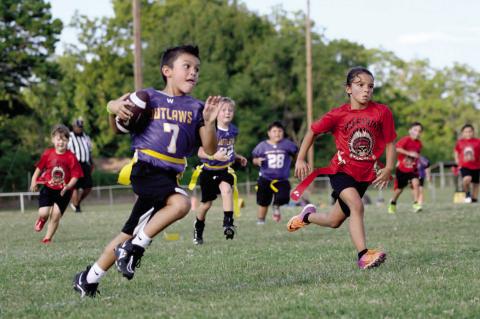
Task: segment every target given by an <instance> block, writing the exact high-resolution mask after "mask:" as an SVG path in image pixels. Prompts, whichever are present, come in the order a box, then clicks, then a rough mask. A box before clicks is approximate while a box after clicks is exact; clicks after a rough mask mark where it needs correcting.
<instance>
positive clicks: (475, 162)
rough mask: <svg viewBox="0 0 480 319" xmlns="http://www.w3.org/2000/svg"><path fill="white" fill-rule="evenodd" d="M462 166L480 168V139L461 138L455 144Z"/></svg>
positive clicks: (459, 162)
mask: <svg viewBox="0 0 480 319" xmlns="http://www.w3.org/2000/svg"><path fill="white" fill-rule="evenodd" d="M455 152H456V153H457V157H458V164H459V166H460V167H464V168H468V169H480V139H479V138H469V139H460V140H458V141H457V144H456V145H455Z"/></svg>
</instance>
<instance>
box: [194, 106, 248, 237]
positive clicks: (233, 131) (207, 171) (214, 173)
mask: <svg viewBox="0 0 480 319" xmlns="http://www.w3.org/2000/svg"><path fill="white" fill-rule="evenodd" d="M234 114H235V101H233V100H232V99H230V98H228V97H223V98H222V99H221V100H220V111H219V113H218V116H217V141H218V145H217V151H216V152H215V154H213V155H209V154H208V153H206V152H205V150H204V148H203V147H200V148H199V150H198V157H199V158H200V160H201V161H202V163H203V165H202V166H199V167H197V172H198V173H200V189H201V191H202V199H201V203H200V205H199V207H198V209H197V218H196V221H195V225H194V232H193V243H194V244H195V245H201V244H203V230H204V228H205V219H206V216H207V212H208V210H209V209H210V207H212V202H213V201H214V200H215V199H216V198H217V195H218V194H220V195H221V196H222V206H223V234H224V235H225V238H226V239H233V237H234V235H235V226H234V224H233V221H234V220H233V211H234V196H236V194H238V193H237V192H236V191H235V190H236V185H235V172H234V171H233V169H232V168H231V167H230V166H231V165H232V164H233V163H234V162H235V161H239V162H240V164H241V165H242V166H246V165H247V159H246V158H245V157H243V156H241V155H239V154H235V149H234V144H235V138H236V137H237V135H238V130H237V128H236V127H235V125H233V124H232V120H233V117H234ZM194 174H195V173H194ZM193 180H194V179H193V177H192V183H191V184H190V188H191V189H192V188H193V187H194V184H195V183H194V182H193ZM237 198H238V197H237ZM237 209H238V207H237Z"/></svg>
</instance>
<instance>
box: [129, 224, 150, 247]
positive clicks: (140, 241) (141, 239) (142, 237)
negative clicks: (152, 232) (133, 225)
mask: <svg viewBox="0 0 480 319" xmlns="http://www.w3.org/2000/svg"><path fill="white" fill-rule="evenodd" d="M151 242H152V239H151V238H150V237H148V236H147V235H146V234H145V233H144V232H143V228H142V229H140V231H139V232H138V234H137V236H135V237H134V238H133V240H132V244H134V245H137V246H141V247H143V248H147V246H148V245H150V243H151Z"/></svg>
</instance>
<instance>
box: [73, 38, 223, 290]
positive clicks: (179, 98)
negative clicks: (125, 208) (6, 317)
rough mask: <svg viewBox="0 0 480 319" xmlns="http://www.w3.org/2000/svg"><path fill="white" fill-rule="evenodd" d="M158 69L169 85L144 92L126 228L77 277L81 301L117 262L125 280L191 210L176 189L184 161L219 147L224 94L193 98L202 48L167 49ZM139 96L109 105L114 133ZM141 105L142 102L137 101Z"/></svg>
mask: <svg viewBox="0 0 480 319" xmlns="http://www.w3.org/2000/svg"><path fill="white" fill-rule="evenodd" d="M160 70H161V73H162V77H163V80H164V82H165V87H164V89H163V90H156V89H154V88H147V89H143V90H142V91H144V93H146V94H148V96H149V99H148V103H147V102H143V103H145V105H144V107H145V108H147V109H149V110H151V111H152V116H151V118H150V119H149V121H148V124H147V125H146V126H145V128H144V129H143V131H141V132H132V133H131V140H132V149H134V150H135V152H136V155H137V156H136V161H135V163H134V164H133V166H132V167H131V174H130V180H131V184H132V189H133V191H134V192H135V194H136V195H137V196H138V197H137V200H136V202H135V204H134V205H133V208H132V211H131V213H130V216H129V218H128V220H127V221H126V222H125V224H124V226H123V228H122V230H121V231H120V232H119V233H118V234H117V235H116V236H115V237H114V238H113V239H112V240H111V241H110V243H109V244H107V246H106V247H105V249H104V251H103V253H102V254H101V255H100V257H99V258H98V259H97V261H96V262H95V263H94V264H93V265H91V266H87V268H86V269H85V270H84V271H81V272H79V273H77V274H76V275H75V277H74V280H73V289H74V290H75V291H77V292H78V293H80V295H81V296H82V297H84V296H89V297H94V296H95V295H96V294H97V291H98V285H99V282H100V280H101V278H102V277H103V276H104V275H105V274H106V273H107V271H108V270H109V269H110V267H112V266H113V265H114V264H115V266H116V268H117V270H118V271H119V272H120V273H122V275H123V276H124V277H125V278H127V279H129V280H130V279H132V278H133V276H134V275H135V269H136V267H137V266H138V265H139V264H140V260H141V258H142V256H143V253H144V252H145V248H146V247H148V246H149V245H150V243H151V242H152V240H153V238H154V237H155V236H157V235H158V234H159V233H160V232H161V231H163V230H164V229H166V228H167V227H168V226H170V225H171V224H173V223H174V222H176V221H177V220H179V219H182V218H183V217H185V216H186V215H187V214H188V212H189V211H190V205H191V201H190V198H189V197H188V194H187V192H186V191H185V190H184V189H183V188H181V187H180V185H178V180H177V178H178V175H179V174H181V173H182V172H183V171H184V170H185V167H186V157H188V156H191V154H192V152H193V151H194V149H195V147H196V146H198V144H200V143H201V146H202V147H203V149H204V150H205V152H206V153H207V154H214V153H215V151H216V148H217V138H216V128H215V120H216V118H217V115H218V111H219V102H220V98H221V97H220V96H210V97H208V99H207V101H206V102H205V103H203V102H202V101H200V100H197V99H195V98H193V97H192V96H190V93H191V92H192V91H193V89H194V88H195V86H196V85H197V82H198V76H199V70H200V57H199V50H198V47H196V46H192V45H184V46H178V47H173V48H169V49H167V50H166V51H165V52H164V54H163V56H162V61H161V66H160ZM128 96H130V100H136V101H137V102H138V101H139V98H138V95H137V92H135V93H132V94H126V95H124V96H122V97H120V98H118V99H116V100H113V101H110V102H109V103H108V104H107V111H108V112H109V113H110V116H109V121H110V126H111V127H112V129H114V130H115V131H116V130H117V127H116V124H115V116H119V117H120V118H122V119H124V120H125V119H128V118H130V116H131V111H130V110H129V108H128V106H131V105H133V104H132V102H130V101H129V100H128V99H127V97H128ZM138 103H142V101H140V102H138Z"/></svg>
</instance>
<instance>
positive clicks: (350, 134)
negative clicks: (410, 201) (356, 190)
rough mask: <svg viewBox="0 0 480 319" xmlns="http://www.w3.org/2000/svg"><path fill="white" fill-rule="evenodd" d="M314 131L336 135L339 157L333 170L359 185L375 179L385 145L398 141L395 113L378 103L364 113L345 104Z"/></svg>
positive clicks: (332, 164) (322, 119) (333, 164)
mask: <svg viewBox="0 0 480 319" xmlns="http://www.w3.org/2000/svg"><path fill="white" fill-rule="evenodd" d="M311 130H312V131H313V133H314V134H321V133H328V132H331V133H332V134H333V136H334V137H335V145H336V146H337V154H336V155H335V156H334V157H333V158H332V160H331V164H330V168H332V169H333V171H334V172H344V173H346V174H348V175H350V176H352V177H353V178H354V179H355V180H356V181H359V182H371V181H373V180H374V179H375V177H376V174H375V171H374V165H375V162H376V161H377V160H378V158H379V157H380V156H381V155H382V154H383V151H384V150H385V145H386V144H387V143H391V142H393V141H394V140H395V138H396V137H397V134H396V133H395V124H394V122H393V115H392V112H391V111H390V109H389V108H388V107H387V106H386V105H383V104H378V103H375V102H369V104H368V105H367V107H366V108H365V109H362V110H352V109H351V106H350V104H344V105H342V106H340V107H338V108H335V109H333V110H331V111H329V112H328V113H327V114H325V115H324V116H323V117H322V118H320V119H319V120H317V121H316V122H314V123H313V124H312V127H311Z"/></svg>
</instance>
